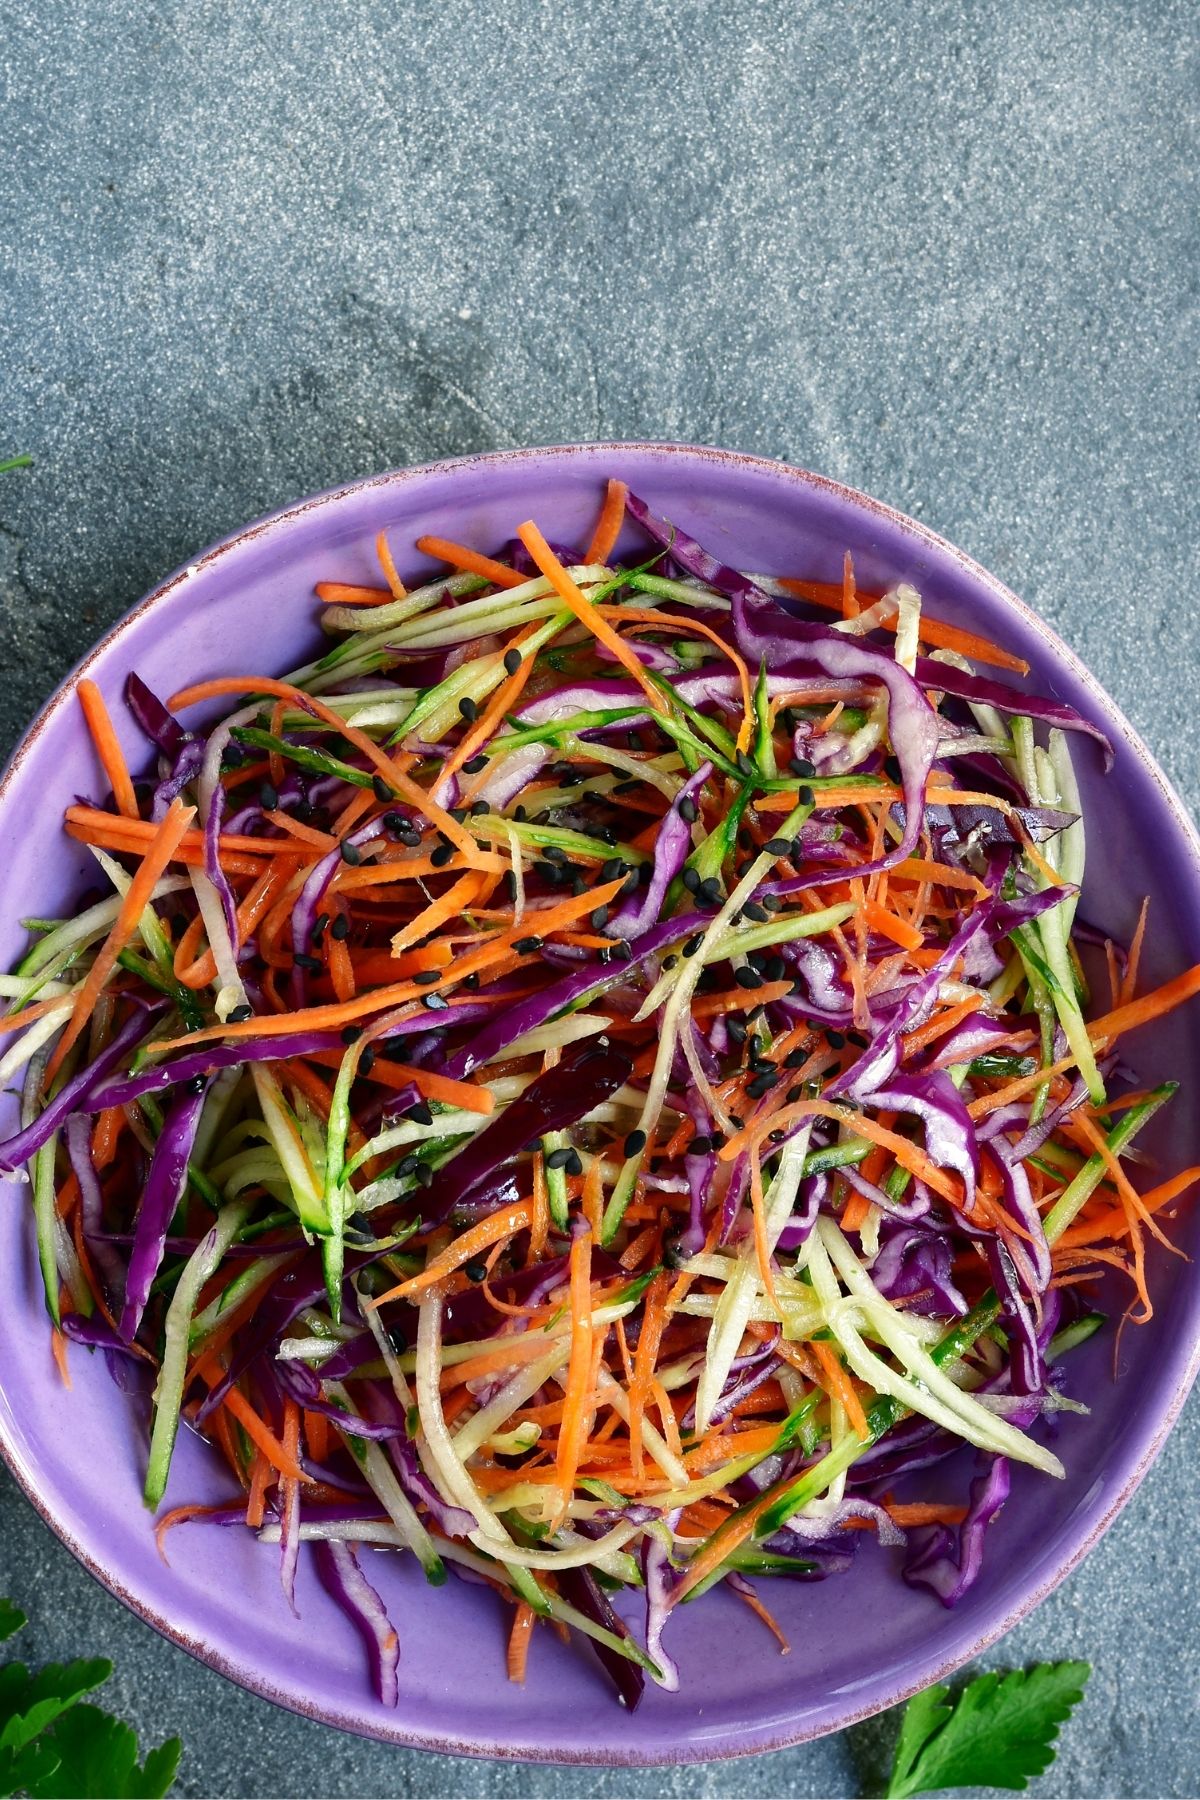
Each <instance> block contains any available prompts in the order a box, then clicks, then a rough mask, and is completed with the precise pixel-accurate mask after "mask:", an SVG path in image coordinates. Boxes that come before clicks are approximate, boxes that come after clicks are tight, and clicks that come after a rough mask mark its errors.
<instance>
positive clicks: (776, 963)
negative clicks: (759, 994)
mask: <svg viewBox="0 0 1200 1800" xmlns="http://www.w3.org/2000/svg"><path fill="white" fill-rule="evenodd" d="M763 973H764V975H765V976H766V978H767V980H768V981H782V980H783V978H784V976H785V975H786V974H787V964H786V963H785V962H784V960H783V958H782V956H772V957H771V958H770V959H769V960H768V962H767V966H766V968H765V969H764V970H763Z"/></svg>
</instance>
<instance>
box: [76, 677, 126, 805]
mask: <svg viewBox="0 0 1200 1800" xmlns="http://www.w3.org/2000/svg"><path fill="white" fill-rule="evenodd" d="M76 692H77V693H78V695H79V704H80V705H81V706H82V708H83V716H84V718H85V719H86V720H87V728H88V730H89V731H90V732H91V734H92V743H93V744H94V745H95V747H96V755H97V756H98V757H99V758H100V765H101V767H102V768H103V770H104V773H105V774H106V775H107V776H108V785H109V787H110V788H111V789H112V795H113V799H114V800H115V801H116V803H117V811H118V812H122V813H124V814H125V816H126V818H128V819H136V818H137V817H138V803H137V795H136V794H135V793H134V791H133V782H132V780H131V779H130V774H129V765H128V764H127V763H126V761H125V753H124V751H123V750H122V749H121V745H120V743H119V741H118V739H117V734H116V732H115V731H114V730H113V722H112V720H111V719H110V718H109V716H108V708H107V707H106V706H105V704H104V696H103V695H102V694H101V692H100V689H99V688H98V687H97V686H96V684H95V682H94V681H88V680H86V679H85V680H83V681H81V682H80V683H79V686H78V688H77V689H76Z"/></svg>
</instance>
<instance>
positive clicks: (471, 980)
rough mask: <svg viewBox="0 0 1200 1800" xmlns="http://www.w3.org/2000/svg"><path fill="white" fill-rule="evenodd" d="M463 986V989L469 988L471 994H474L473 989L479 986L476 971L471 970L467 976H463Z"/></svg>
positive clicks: (477, 972)
mask: <svg viewBox="0 0 1200 1800" xmlns="http://www.w3.org/2000/svg"><path fill="white" fill-rule="evenodd" d="M463 986H464V987H465V988H470V989H471V991H472V993H474V991H475V989H476V988H477V987H478V986H479V971H478V969H473V970H472V971H471V973H470V974H469V975H464V976H463Z"/></svg>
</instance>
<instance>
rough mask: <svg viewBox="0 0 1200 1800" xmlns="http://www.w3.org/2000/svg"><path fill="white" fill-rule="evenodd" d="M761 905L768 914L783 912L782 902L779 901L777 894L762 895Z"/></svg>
mask: <svg viewBox="0 0 1200 1800" xmlns="http://www.w3.org/2000/svg"><path fill="white" fill-rule="evenodd" d="M762 903H763V905H764V906H765V907H766V909H767V911H768V912H773V913H775V912H782V911H783V901H782V900H781V899H780V897H779V895H778V894H764V895H763V897H762Z"/></svg>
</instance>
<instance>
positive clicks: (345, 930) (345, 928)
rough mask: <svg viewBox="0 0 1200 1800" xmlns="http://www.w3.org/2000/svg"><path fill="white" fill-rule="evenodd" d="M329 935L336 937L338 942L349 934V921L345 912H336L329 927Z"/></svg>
mask: <svg viewBox="0 0 1200 1800" xmlns="http://www.w3.org/2000/svg"><path fill="white" fill-rule="evenodd" d="M329 935H330V937H332V938H336V939H337V941H338V943H339V944H340V943H342V942H343V941H344V940H345V939H346V938H348V937H349V936H350V921H349V919H348V918H347V917H346V915H345V913H339V914H338V916H337V918H336V919H335V920H334V921H333V924H332V925H331V926H330V927H329Z"/></svg>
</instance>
